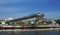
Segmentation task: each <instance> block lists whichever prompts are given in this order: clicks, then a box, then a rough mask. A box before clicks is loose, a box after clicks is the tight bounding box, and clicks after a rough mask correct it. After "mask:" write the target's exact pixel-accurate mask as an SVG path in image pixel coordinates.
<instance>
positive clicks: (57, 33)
mask: <svg viewBox="0 0 60 35" xmlns="http://www.w3.org/2000/svg"><path fill="white" fill-rule="evenodd" d="M0 35H60V30H53V31H39V32H38V31H32V32H31V31H29V32H28V31H26V32H22V31H21V32H0Z"/></svg>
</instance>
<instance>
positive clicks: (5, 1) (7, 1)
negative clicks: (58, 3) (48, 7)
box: [0, 0, 48, 5]
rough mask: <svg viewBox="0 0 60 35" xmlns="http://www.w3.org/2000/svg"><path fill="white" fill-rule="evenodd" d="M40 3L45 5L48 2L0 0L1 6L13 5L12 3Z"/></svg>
mask: <svg viewBox="0 0 60 35" xmlns="http://www.w3.org/2000/svg"><path fill="white" fill-rule="evenodd" d="M37 1H38V2H40V3H45V2H46V1H48V0H0V5H2V4H13V3H27V2H28V3H29V2H37Z"/></svg>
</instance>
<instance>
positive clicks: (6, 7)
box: [0, 0, 60, 19]
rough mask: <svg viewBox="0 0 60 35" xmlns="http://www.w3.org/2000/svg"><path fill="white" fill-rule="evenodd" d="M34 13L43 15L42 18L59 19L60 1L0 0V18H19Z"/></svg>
mask: <svg viewBox="0 0 60 35" xmlns="http://www.w3.org/2000/svg"><path fill="white" fill-rule="evenodd" d="M36 12H41V13H44V14H45V16H44V18H48V19H60V0H0V18H7V17H12V18H19V17H22V16H25V15H28V14H31V13H36Z"/></svg>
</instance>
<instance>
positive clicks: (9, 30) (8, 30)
mask: <svg viewBox="0 0 60 35" xmlns="http://www.w3.org/2000/svg"><path fill="white" fill-rule="evenodd" d="M45 30H46V31H47V30H60V28H47V29H7V30H4V29H3V30H0V32H3V31H6V32H11V31H15V32H17V31H45Z"/></svg>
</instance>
